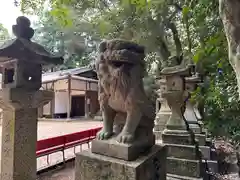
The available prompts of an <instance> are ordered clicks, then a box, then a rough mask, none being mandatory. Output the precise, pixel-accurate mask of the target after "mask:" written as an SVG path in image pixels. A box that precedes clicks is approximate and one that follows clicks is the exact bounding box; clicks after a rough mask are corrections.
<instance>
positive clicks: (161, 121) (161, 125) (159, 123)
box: [153, 111, 171, 140]
mask: <svg viewBox="0 0 240 180" xmlns="http://www.w3.org/2000/svg"><path fill="white" fill-rule="evenodd" d="M170 116H171V111H170V112H169V113H166V112H165V113H163V112H160V113H158V114H157V116H156V119H155V126H154V129H153V132H154V134H155V136H156V140H161V139H162V132H163V130H164V129H165V127H166V124H167V121H168V119H169V117H170Z"/></svg>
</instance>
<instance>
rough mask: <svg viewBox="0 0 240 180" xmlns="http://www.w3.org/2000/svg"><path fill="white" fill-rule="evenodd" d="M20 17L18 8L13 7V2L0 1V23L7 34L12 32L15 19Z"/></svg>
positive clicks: (11, 0)
mask: <svg viewBox="0 0 240 180" xmlns="http://www.w3.org/2000/svg"><path fill="white" fill-rule="evenodd" d="M21 15H22V13H21V11H20V8H19V7H15V6H14V0H0V23H2V24H3V26H4V27H5V28H7V29H8V31H9V33H11V31H12V25H14V24H16V18H17V17H18V16H21Z"/></svg>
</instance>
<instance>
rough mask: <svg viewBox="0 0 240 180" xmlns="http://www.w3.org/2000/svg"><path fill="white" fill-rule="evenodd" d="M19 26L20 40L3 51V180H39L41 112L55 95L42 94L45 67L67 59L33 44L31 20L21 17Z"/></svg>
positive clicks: (16, 27)
mask: <svg viewBox="0 0 240 180" xmlns="http://www.w3.org/2000/svg"><path fill="white" fill-rule="evenodd" d="M16 22H17V23H16V25H13V26H12V30H13V34H14V35H15V36H16V38H15V39H12V40H10V42H6V43H5V46H4V47H3V48H0V65H1V66H2V69H3V71H2V72H3V76H2V91H1V98H0V106H1V107H0V108H1V109H3V122H2V152H1V180H36V142H37V118H38V112H37V111H38V107H39V106H44V105H45V104H47V103H48V102H49V101H50V100H51V99H52V97H53V92H49V91H42V90H39V89H40V88H41V84H42V65H43V64H45V65H48V64H55V65H56V64H59V63H62V62H63V59H62V57H56V56H53V55H51V54H50V53H49V52H47V51H46V50H45V49H44V47H42V46H41V45H39V44H37V43H35V42H32V41H31V38H32V37H33V35H34V30H33V29H32V28H31V27H30V25H31V23H30V21H29V19H27V18H26V17H24V16H20V17H18V18H17V20H16Z"/></svg>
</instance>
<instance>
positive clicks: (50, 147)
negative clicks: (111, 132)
mask: <svg viewBox="0 0 240 180" xmlns="http://www.w3.org/2000/svg"><path fill="white" fill-rule="evenodd" d="M101 129H102V128H101V127H99V128H94V129H89V130H85V131H81V132H76V133H72V134H66V135H62V136H57V137H52V138H48V139H43V140H39V141H38V142H37V152H36V155H37V157H42V156H47V163H48V164H49V155H50V154H52V153H55V152H59V151H61V152H62V154H63V162H65V155H64V150H66V149H69V148H72V147H73V148H74V153H75V147H76V146H80V147H81V149H82V145H83V144H88V148H90V144H89V143H90V142H91V141H92V140H93V139H95V137H96V134H97V132H98V131H99V130H101Z"/></svg>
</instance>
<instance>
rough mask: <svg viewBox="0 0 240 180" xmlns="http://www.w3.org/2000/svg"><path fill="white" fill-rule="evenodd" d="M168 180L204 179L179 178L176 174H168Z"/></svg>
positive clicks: (201, 179)
mask: <svg viewBox="0 0 240 180" xmlns="http://www.w3.org/2000/svg"><path fill="white" fill-rule="evenodd" d="M167 180H203V178H193V177H187V176H179V175H175V174H167Z"/></svg>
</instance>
